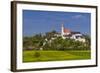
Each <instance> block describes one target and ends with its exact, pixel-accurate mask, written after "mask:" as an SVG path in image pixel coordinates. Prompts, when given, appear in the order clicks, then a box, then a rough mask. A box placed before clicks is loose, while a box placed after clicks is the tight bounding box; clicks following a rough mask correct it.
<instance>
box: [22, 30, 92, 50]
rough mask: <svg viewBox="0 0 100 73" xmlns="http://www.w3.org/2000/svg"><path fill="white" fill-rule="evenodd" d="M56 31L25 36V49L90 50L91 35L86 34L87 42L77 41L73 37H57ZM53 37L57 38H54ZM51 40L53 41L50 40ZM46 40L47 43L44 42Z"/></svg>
mask: <svg viewBox="0 0 100 73" xmlns="http://www.w3.org/2000/svg"><path fill="white" fill-rule="evenodd" d="M54 34H57V32H56V31H54V30H53V31H51V32H47V33H46V34H45V35H42V34H36V35H34V36H32V37H24V38H23V47H24V48H25V49H28V48H31V49H34V50H39V49H40V48H43V50H60V51H63V50H89V49H90V45H91V41H90V36H88V35H84V37H85V39H86V42H85V43H83V42H80V41H75V40H73V39H69V38H66V39H62V37H55V36H54ZM52 38H55V39H53V40H52ZM45 39H47V41H46V40H45ZM50 41H51V42H50ZM44 42H45V45H43V43H44Z"/></svg>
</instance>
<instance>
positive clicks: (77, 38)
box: [61, 24, 86, 42]
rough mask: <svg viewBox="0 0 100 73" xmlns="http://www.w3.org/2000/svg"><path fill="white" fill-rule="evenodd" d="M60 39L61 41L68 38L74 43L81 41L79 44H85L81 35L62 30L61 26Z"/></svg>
mask: <svg viewBox="0 0 100 73" xmlns="http://www.w3.org/2000/svg"><path fill="white" fill-rule="evenodd" d="M61 37H62V38H63V39H66V38H70V39H74V40H75V41H81V42H85V41H86V40H85V38H84V37H83V34H81V33H80V32H73V31H71V30H69V29H66V28H64V26H63V24H62V26H61Z"/></svg>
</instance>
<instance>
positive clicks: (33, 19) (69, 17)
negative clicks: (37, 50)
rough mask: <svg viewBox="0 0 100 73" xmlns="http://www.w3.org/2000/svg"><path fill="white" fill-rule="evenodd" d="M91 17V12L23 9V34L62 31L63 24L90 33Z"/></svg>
mask: <svg viewBox="0 0 100 73" xmlns="http://www.w3.org/2000/svg"><path fill="white" fill-rule="evenodd" d="M90 19H91V14H90V13H79V12H56V11H33V10H23V35H24V36H32V35H35V34H37V33H45V32H49V31H52V30H56V31H57V32H60V31H61V24H63V25H64V27H65V28H67V29H70V30H71V31H76V32H81V33H83V34H90V27H91V20H90Z"/></svg>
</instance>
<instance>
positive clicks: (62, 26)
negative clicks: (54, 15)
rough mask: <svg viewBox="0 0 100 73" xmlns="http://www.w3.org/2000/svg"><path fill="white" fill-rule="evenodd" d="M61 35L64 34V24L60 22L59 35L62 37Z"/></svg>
mask: <svg viewBox="0 0 100 73" xmlns="http://www.w3.org/2000/svg"><path fill="white" fill-rule="evenodd" d="M63 35H64V25H63V24H61V36H62V37H63Z"/></svg>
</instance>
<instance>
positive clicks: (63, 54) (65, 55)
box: [23, 50, 91, 62]
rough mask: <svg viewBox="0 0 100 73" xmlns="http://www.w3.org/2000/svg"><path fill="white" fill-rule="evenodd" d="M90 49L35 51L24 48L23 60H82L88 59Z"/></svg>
mask: <svg viewBox="0 0 100 73" xmlns="http://www.w3.org/2000/svg"><path fill="white" fill-rule="evenodd" d="M90 58H91V52H90V50H80V51H79V50H70V51H35V50H24V51H23V62H41V61H61V60H82V59H90Z"/></svg>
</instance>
